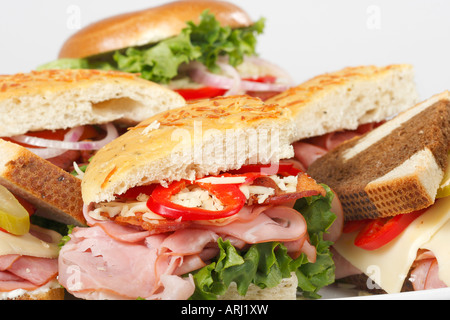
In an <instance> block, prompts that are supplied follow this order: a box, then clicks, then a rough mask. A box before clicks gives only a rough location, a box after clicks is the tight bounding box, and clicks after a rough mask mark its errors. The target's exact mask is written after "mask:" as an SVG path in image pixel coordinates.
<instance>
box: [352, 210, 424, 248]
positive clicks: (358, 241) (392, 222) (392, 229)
mask: <svg viewBox="0 0 450 320" xmlns="http://www.w3.org/2000/svg"><path fill="white" fill-rule="evenodd" d="M426 210H427V209H422V210H418V211H414V212H411V213H406V214H399V215H396V216H394V217H388V218H379V219H373V220H364V221H365V223H364V224H363V226H362V229H361V230H360V231H359V232H358V235H357V236H356V238H355V245H356V246H357V247H359V248H361V249H365V250H376V249H379V248H381V247H383V246H384V245H386V244H388V243H389V242H391V241H392V240H393V239H395V238H396V237H397V236H398V235H399V234H400V233H402V232H403V231H404V230H405V229H406V228H407V227H408V226H409V225H410V224H411V223H412V222H413V221H414V220H416V219H417V218H418V217H420V216H421V215H422V214H423V213H424V212H425V211H426ZM355 225H357V224H354V226H353V228H355ZM345 231H347V232H348V231H349V228H346V230H345Z"/></svg>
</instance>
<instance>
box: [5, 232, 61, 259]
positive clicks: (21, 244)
mask: <svg viewBox="0 0 450 320" xmlns="http://www.w3.org/2000/svg"><path fill="white" fill-rule="evenodd" d="M31 230H36V231H38V232H41V233H45V234H46V235H48V236H50V237H51V239H52V241H51V242H45V241H42V240H40V239H38V238H36V237H35V236H33V235H32V234H31V233H27V234H25V235H23V236H15V235H12V234H10V233H7V232H0V256H3V255H7V254H20V255H26V256H33V257H39V258H57V257H58V254H59V247H58V243H59V241H60V239H61V237H62V236H61V235H60V234H59V233H57V232H55V231H52V230H47V229H43V228H39V227H36V226H31Z"/></svg>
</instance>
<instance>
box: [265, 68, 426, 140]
mask: <svg viewBox="0 0 450 320" xmlns="http://www.w3.org/2000/svg"><path fill="white" fill-rule="evenodd" d="M417 102H418V93H417V88H416V84H415V82H414V69H413V67H412V66H411V65H408V64H398V65H389V66H384V67H377V66H359V67H347V68H344V69H342V70H339V71H336V72H330V73H326V74H322V75H319V76H316V77H314V78H312V79H310V80H308V81H306V82H304V83H302V84H300V85H298V86H295V87H293V88H290V89H288V90H287V91H285V92H283V93H280V94H278V95H276V96H274V97H272V98H270V99H268V100H267V103H276V104H279V105H281V106H285V107H288V108H289V109H291V111H292V113H293V117H294V119H295V121H296V123H297V133H296V135H297V136H296V137H297V140H300V139H305V138H310V137H315V136H320V135H323V134H325V133H329V132H335V131H339V130H354V129H356V128H357V127H358V126H359V125H361V124H366V123H372V122H380V121H384V120H386V119H387V118H389V117H392V116H394V115H396V114H398V113H399V112H401V111H404V110H406V109H408V108H410V107H412V106H413V105H414V104H416V103H417Z"/></svg>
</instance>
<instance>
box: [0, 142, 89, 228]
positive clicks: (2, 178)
mask: <svg viewBox="0 0 450 320" xmlns="http://www.w3.org/2000/svg"><path fill="white" fill-rule="evenodd" d="M0 150H1V154H0V184H2V185H4V186H5V187H6V188H7V189H9V190H10V191H11V192H13V193H14V194H16V195H18V196H20V197H22V198H24V199H25V200H27V201H29V202H30V203H32V204H33V205H34V206H36V207H37V208H38V209H39V210H38V213H39V215H42V216H44V217H46V218H50V219H53V220H56V221H59V222H61V223H65V224H75V225H79V226H80V225H85V224H86V221H85V219H84V216H83V201H82V199H81V182H80V180H79V179H78V178H76V177H74V176H72V175H71V174H69V173H67V172H66V171H64V170H62V169H60V168H58V167H57V166H55V165H53V164H51V163H50V162H48V161H46V160H44V159H42V158H40V157H38V156H36V155H35V154H34V153H32V152H31V151H29V150H27V149H26V148H23V147H21V146H19V145H17V144H15V143H11V142H7V141H4V140H2V139H0Z"/></svg>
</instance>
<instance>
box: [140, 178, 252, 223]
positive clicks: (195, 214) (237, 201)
mask: <svg viewBox="0 0 450 320" xmlns="http://www.w3.org/2000/svg"><path fill="white" fill-rule="evenodd" d="M191 184H192V182H190V181H188V180H181V181H175V182H173V183H171V184H170V185H169V186H168V187H167V188H165V187H163V186H161V185H158V186H157V187H156V188H155V190H154V191H153V192H152V195H151V197H150V198H149V199H148V201H147V207H148V208H149V209H150V210H151V211H153V212H155V213H157V214H159V215H161V216H163V217H165V218H167V219H178V218H181V219H182V220H214V219H220V218H226V217H229V216H232V215H234V214H236V213H238V212H239V211H240V210H241V209H242V207H243V206H244V204H245V201H246V198H245V196H244V194H243V193H242V191H241V190H240V189H239V186H238V185H233V184H210V183H199V184H198V186H199V187H200V188H203V189H205V190H208V191H209V192H210V193H211V194H213V195H215V196H216V197H217V199H218V200H219V201H220V202H221V203H222V205H223V206H224V209H223V210H218V211H211V210H205V209H202V208H189V207H184V206H181V205H179V204H176V203H173V202H172V201H171V199H170V198H171V197H172V196H173V195H175V194H177V193H179V192H180V191H181V190H182V189H184V188H185V187H186V186H188V185H191Z"/></svg>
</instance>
